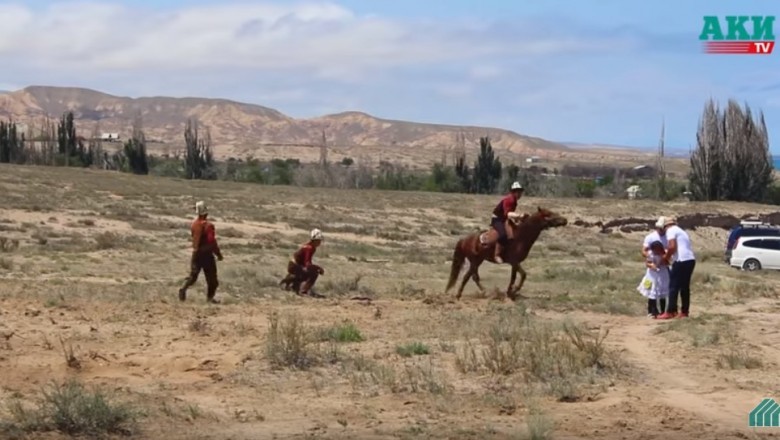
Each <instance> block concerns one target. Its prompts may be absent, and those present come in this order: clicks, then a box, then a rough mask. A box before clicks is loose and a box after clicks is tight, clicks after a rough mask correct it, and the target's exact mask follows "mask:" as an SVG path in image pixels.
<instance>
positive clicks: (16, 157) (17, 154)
mask: <svg viewBox="0 0 780 440" xmlns="http://www.w3.org/2000/svg"><path fill="white" fill-rule="evenodd" d="M24 153H25V150H24V134H19V132H18V131H17V126H16V122H13V121H8V122H0V163H19V164H20V163H24Z"/></svg>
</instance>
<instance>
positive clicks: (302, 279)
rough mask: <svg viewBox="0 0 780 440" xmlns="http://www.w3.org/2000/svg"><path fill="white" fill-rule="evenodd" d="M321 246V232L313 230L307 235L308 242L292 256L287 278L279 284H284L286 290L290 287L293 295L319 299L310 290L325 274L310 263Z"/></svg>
mask: <svg viewBox="0 0 780 440" xmlns="http://www.w3.org/2000/svg"><path fill="white" fill-rule="evenodd" d="M321 244H322V231H320V230H319V229H313V230H312V231H311V233H310V234H309V241H308V242H306V243H304V244H303V245H302V246H301V247H300V248H299V249H298V250H297V251H296V252H295V253H294V254H293V256H292V258H291V259H290V262H289V263H288V264H287V273H288V275H287V277H286V278H285V279H283V280H282V282H281V284H286V285H287V288H289V286H290V285H292V287H293V289H294V290H295V293H297V294H299V295H304V296H305V295H309V296H315V297H319V296H321V295H318V294H317V293H315V292H314V291H313V290H312V287H314V283H315V282H317V278H318V277H319V276H320V275H324V274H325V270H324V269H323V268H321V267H320V266H317V265H316V264H314V263H312V257H313V256H314V253H315V252H317V248H318V247H319V246H320V245H321ZM300 283H303V287H302V288H301V289H300V291H298V286H299V285H300Z"/></svg>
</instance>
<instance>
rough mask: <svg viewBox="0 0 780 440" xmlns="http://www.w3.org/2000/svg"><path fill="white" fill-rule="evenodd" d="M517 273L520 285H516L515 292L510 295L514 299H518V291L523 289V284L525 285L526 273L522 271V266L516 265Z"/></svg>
mask: <svg viewBox="0 0 780 440" xmlns="http://www.w3.org/2000/svg"><path fill="white" fill-rule="evenodd" d="M517 271H518V272H520V283H518V284H517V287H516V288H515V291H514V292H513V293H512V296H514V297H515V298H517V297H518V295H517V294H518V292H520V289H522V288H523V284H524V283H525V277H526V273H525V270H523V266H521V265H519V264H518V265H517ZM519 296H520V297H521V298H522V295H519Z"/></svg>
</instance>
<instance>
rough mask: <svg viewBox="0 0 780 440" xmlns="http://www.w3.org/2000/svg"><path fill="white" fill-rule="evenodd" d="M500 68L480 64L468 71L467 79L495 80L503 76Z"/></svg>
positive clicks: (502, 70)
mask: <svg viewBox="0 0 780 440" xmlns="http://www.w3.org/2000/svg"><path fill="white" fill-rule="evenodd" d="M504 73H505V72H504V69H503V68H502V67H499V66H496V65H491V64H485V65H483V64H480V65H477V66H474V67H472V68H471V69H470V70H469V77H470V78H471V79H475V80H487V79H495V78H498V77H500V76H502V75H503V74H504Z"/></svg>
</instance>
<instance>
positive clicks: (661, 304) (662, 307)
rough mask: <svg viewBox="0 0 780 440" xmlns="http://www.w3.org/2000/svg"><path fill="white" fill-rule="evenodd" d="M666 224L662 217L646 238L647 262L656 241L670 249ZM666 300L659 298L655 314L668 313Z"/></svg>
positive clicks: (644, 252)
mask: <svg viewBox="0 0 780 440" xmlns="http://www.w3.org/2000/svg"><path fill="white" fill-rule="evenodd" d="M665 223H666V217H661V218H659V219H658V221H657V222H656V223H655V225H653V227H654V229H653V232H651V233H649V234H647V235H646V236H645V240H644V241H643V242H642V258H644V259H645V260H646V259H647V258H648V257H649V256H650V245H652V244H653V243H655V242H656V241H660V242H661V244H662V245H663V246H664V249H668V247H669V243H668V242H667V240H666V236H665V235H664V232H663V231H664V224H665ZM664 270H669V268H668V266H664ZM666 304H667V302H666V298H659V299H658V301H657V302H656V309H655V310H656V312H655V314H658V312H659V311H660V312H661V313H662V314H663V313H664V312H666Z"/></svg>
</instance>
